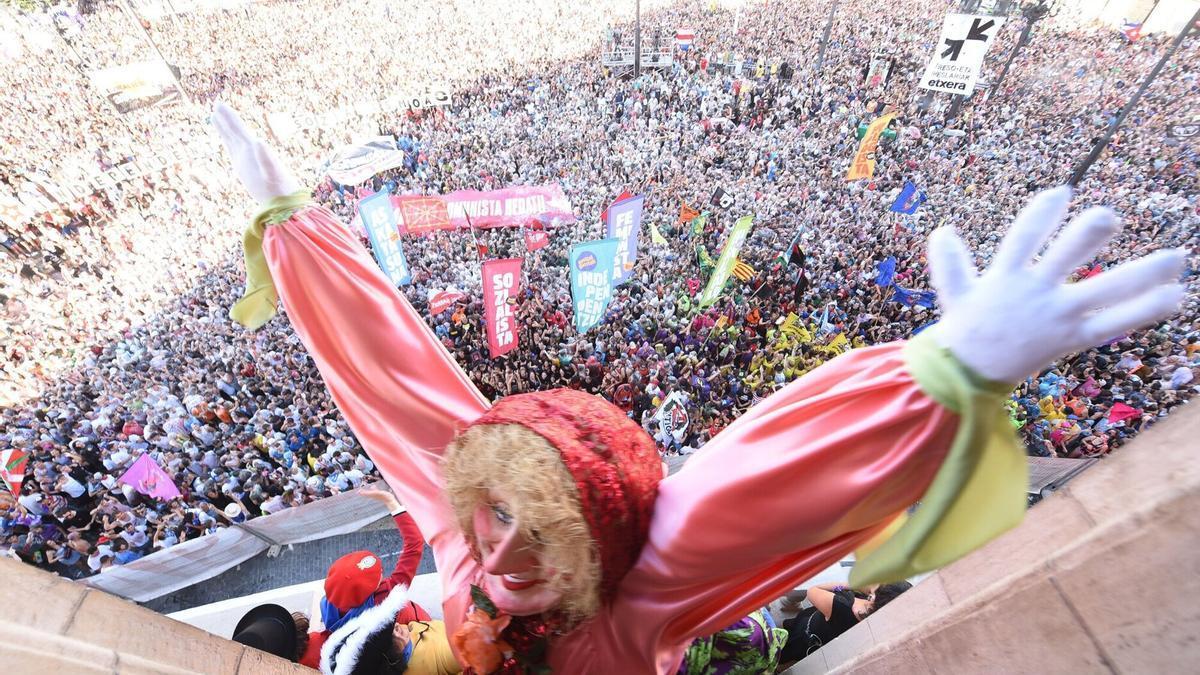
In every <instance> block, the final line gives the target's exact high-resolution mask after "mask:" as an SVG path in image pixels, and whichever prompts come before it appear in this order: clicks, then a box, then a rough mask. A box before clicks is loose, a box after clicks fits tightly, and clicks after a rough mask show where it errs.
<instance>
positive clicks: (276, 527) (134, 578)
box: [81, 490, 388, 602]
mask: <svg viewBox="0 0 1200 675" xmlns="http://www.w3.org/2000/svg"><path fill="white" fill-rule="evenodd" d="M357 493H358V491H357V490H352V491H350V492H345V493H342V494H340V495H334V496H332V497H326V498H325V499H322V500H320V501H315V502H312V503H310V504H304V505H303V506H296V507H293V508H290V509H287V510H285V511H280V512H278V513H273V514H271V515H268V516H261V517H259V518H255V519H253V520H249V521H246V522H245V523H241V524H239V525H234V526H231V527H226V528H223V529H220V530H218V531H216V532H214V533H212V534H208V535H204V536H203V537H200V538H198V539H192V540H190V541H185V542H183V543H182V544H177V545H175V546H172V547H171V548H168V549H164V550H162V551H158V552H157V553H152V554H150V555H148V556H146V557H144V558H140V559H138V560H135V561H133V562H131V563H128V564H125V565H121V566H119V567H110V568H108V569H107V570H105V571H104V572H102V573H100V574H97V575H95V576H92V577H88V578H86V579H82V580H81V583H84V584H86V585H88V586H91V587H92V588H97V589H100V590H102V591H105V592H107V593H112V594H113V595H119V596H121V597H123V598H128V599H130V600H134V601H136V602H146V601H148V600H153V599H154V598H157V597H159V596H163V595H166V594H168V593H173V592H175V591H177V590H179V589H181V588H186V587H188V586H191V585H192V584H197V583H200V582H201V581H205V580H207V579H211V578H213V577H215V576H217V575H218V574H220V573H222V572H224V571H226V570H228V569H230V568H232V567H235V566H237V565H240V564H242V563H243V562H245V561H247V560H249V559H250V558H253V557H254V556H256V555H258V554H260V553H262V552H264V551H266V550H268V549H269V548H271V547H272V546H285V545H287V544H300V543H303V542H306V541H313V540H314V539H324V538H325V537H334V536H337V535H339V534H348V533H350V532H356V531H358V530H361V529H362V528H364V527H366V526H367V525H370V524H371V523H373V522H375V521H376V520H379V519H380V518H383V517H385V516H387V514H388V512H387V509H386V508H385V507H384V506H383V504H381V503H380V502H378V501H376V500H374V499H370V498H367V497H364V496H362V495H360V494H357Z"/></svg>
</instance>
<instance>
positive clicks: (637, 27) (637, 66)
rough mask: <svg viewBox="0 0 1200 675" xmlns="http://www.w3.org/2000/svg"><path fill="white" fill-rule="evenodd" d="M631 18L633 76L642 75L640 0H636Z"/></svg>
mask: <svg viewBox="0 0 1200 675" xmlns="http://www.w3.org/2000/svg"><path fill="white" fill-rule="evenodd" d="M636 12H637V14H636V16H635V17H634V19H633V77H634V78H635V79H636V78H638V77H641V76H642V0H637V3H636Z"/></svg>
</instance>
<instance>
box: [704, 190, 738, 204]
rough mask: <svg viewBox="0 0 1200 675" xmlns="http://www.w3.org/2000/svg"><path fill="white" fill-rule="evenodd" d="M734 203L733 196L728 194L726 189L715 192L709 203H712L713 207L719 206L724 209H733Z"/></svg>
mask: <svg viewBox="0 0 1200 675" xmlns="http://www.w3.org/2000/svg"><path fill="white" fill-rule="evenodd" d="M733 202H734V198H733V195H731V194H729V193H728V192H726V191H725V189H724V188H717V189H716V191H715V192H713V195H712V199H710V200H709V203H711V204H712V205H713V206H718V207H720V208H723V209H728V208H730V207H732V206H733Z"/></svg>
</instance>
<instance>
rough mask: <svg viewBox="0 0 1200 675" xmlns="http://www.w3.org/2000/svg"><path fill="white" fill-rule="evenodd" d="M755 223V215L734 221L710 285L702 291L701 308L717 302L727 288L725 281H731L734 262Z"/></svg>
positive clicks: (709, 281) (709, 280)
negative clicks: (722, 291)
mask: <svg viewBox="0 0 1200 675" xmlns="http://www.w3.org/2000/svg"><path fill="white" fill-rule="evenodd" d="M753 224H754V216H742V217H741V218H738V221H737V222H736V223H734V225H733V230H732V231H731V232H730V233H729V241H726V242H725V248H723V249H721V257H720V258H718V259H717V268H716V269H715V270H713V274H712V276H711V277H709V278H708V285H707V286H705V287H704V291H703V292H701V293H700V308H701V309H703V308H705V307H708V306H709V305H711V304H713V303H714V302H716V301H717V296H718V295H720V294H721V290H722V289H723V288H725V282H726V281H729V275H730V274H732V273H733V264H734V263H735V262H737V256H738V253H739V252H740V251H741V250H742V245H743V244H745V243H746V237H747V236H749V235H750V227H751V226H752V225H753Z"/></svg>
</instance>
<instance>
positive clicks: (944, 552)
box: [850, 333, 1029, 587]
mask: <svg viewBox="0 0 1200 675" xmlns="http://www.w3.org/2000/svg"><path fill="white" fill-rule="evenodd" d="M903 354H904V360H905V364H906V366H907V367H908V370H909V373H911V374H912V376H913V379H914V380H916V382H917V384H918V385H919V386H920V387H921V390H922V391H924V392H925V393H926V394H927V395H928V396H929V397H930V398H932V399H933V400H935V401H937V403H938V404H939V405H941V406H942V407H944V408H946V409H947V410H950V411H952V412H954V413H956V414H957V415H958V417H959V420H958V429H957V431H956V432H955V435H954V440H953V442H952V444H951V447H950V451H949V452H948V453H947V455H946V459H945V460H944V461H943V463H942V467H941V469H939V470H938V473H937V475H936V476H934V479H933V482H932V483H931V484H930V486H929V489H928V490H927V491H926V493H925V496H924V497H923V498H922V499H921V502H920V505H919V506H918V507H917V509H916V511H915V512H914V513H913V514H912V517H911V518H909V519H908V521H907V522H906V523H905V524H904V525H903V526H902V527H901V528H900V529H899V531H897V532H896V534H895V535H894V536H893V537H892V538H891V539H889V540H887V541H886V542H884V543H883V544H881V545H880V546H879V547H878V548H877V549H875V550H874V551H872V552H871V553H869V554H868V555H866V557H865V558H863V559H861V560H859V561H858V563H857V564H856V565H855V567H854V570H853V572H852V573H851V575H850V581H851V585H853V586H855V587H862V586H865V585H869V584H872V583H887V582H892V581H898V580H900V579H904V578H906V577H910V576H913V575H915V574H919V573H921V572H927V571H929V570H933V569H936V568H938V567H941V566H943V565H946V564H947V563H950V562H952V561H954V560H957V559H958V558H960V557H962V556H963V555H966V554H967V553H969V552H970V551H972V550H974V549H976V548H978V547H979V546H982V545H983V544H985V543H987V542H988V541H990V540H991V539H993V538H995V537H996V536H998V535H999V534H1001V533H1002V532H1004V531H1006V530H1008V529H1010V528H1012V527H1014V526H1016V525H1017V524H1018V523H1020V522H1021V519H1022V518H1023V517H1024V514H1025V505H1026V501H1025V492H1026V490H1027V489H1028V484H1029V478H1028V472H1029V470H1028V465H1027V463H1026V459H1025V450H1024V448H1023V447H1022V446H1021V444H1020V442H1018V440H1017V437H1016V433H1015V432H1014V430H1013V428H1012V426H1011V425H1010V424H1009V423H1008V416H1007V415H1006V414H1005V411H1004V406H1003V405H1002V403H1001V400H1002V398H1003V397H1004V396H1006V395H1007V394H1009V393H1010V392H1011V391H1012V387H1011V386H1010V385H1008V384H1004V383H998V382H992V381H990V380H986V379H984V378H982V377H980V376H979V375H978V374H977V373H975V372H973V371H972V370H971V369H970V368H968V367H967V366H965V365H964V364H963V363H962V362H961V361H959V360H958V359H957V358H955V357H954V355H953V354H951V353H950V352H949V350H947V349H944V348H942V347H941V346H939V345H938V344H937V343H936V342H935V341H934V339H933V337H932V336H931V335H929V334H927V333H923V334H921V335H918V336H916V337H914V338H913V339H911V340H909V341H908V343H907V344H906V345H905V346H904V352H903Z"/></svg>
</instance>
